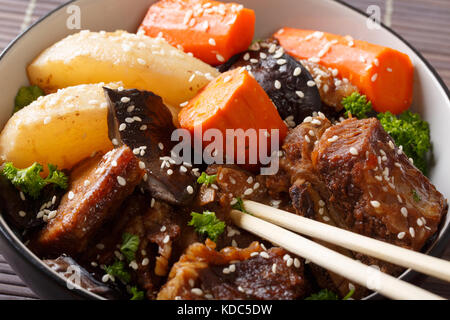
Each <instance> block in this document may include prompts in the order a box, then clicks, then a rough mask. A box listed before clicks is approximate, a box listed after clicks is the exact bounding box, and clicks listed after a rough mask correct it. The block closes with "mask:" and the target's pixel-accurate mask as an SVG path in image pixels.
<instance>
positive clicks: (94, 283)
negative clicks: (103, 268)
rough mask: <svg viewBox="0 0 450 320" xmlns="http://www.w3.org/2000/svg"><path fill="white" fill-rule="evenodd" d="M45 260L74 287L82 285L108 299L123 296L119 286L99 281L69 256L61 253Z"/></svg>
mask: <svg viewBox="0 0 450 320" xmlns="http://www.w3.org/2000/svg"><path fill="white" fill-rule="evenodd" d="M43 261H44V263H45V264H46V265H48V266H49V267H50V268H51V269H52V270H54V271H55V272H56V273H58V274H60V275H62V276H63V277H64V278H66V279H67V282H68V285H69V282H70V283H71V284H72V285H73V286H74V287H75V286H80V287H81V288H83V289H86V290H87V291H89V292H92V293H95V294H98V295H100V296H102V297H104V298H107V299H119V298H121V297H122V296H123V295H122V294H121V293H120V291H119V290H118V288H112V287H110V286H108V285H106V284H104V283H102V282H100V281H98V280H97V279H95V277H94V275H93V274H91V273H89V272H88V271H87V270H86V269H85V268H83V267H82V266H80V265H79V264H78V263H77V262H76V261H75V260H74V259H72V258H71V257H69V256H66V255H61V256H59V257H58V258H56V259H46V260H43Z"/></svg>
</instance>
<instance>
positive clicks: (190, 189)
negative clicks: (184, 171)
mask: <svg viewBox="0 0 450 320" xmlns="http://www.w3.org/2000/svg"><path fill="white" fill-rule="evenodd" d="M186 191H187V192H188V193H189V194H193V193H194V188H192V186H187V187H186Z"/></svg>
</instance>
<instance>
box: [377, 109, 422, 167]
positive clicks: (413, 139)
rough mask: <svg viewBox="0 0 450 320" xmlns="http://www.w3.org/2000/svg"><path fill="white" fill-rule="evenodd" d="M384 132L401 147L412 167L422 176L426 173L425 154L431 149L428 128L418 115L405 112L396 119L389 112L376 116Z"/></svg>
mask: <svg viewBox="0 0 450 320" xmlns="http://www.w3.org/2000/svg"><path fill="white" fill-rule="evenodd" d="M378 120H380V123H381V125H382V126H383V128H384V130H386V132H387V133H389V135H390V136H391V137H392V138H393V139H394V141H395V143H396V144H397V145H399V146H400V145H401V146H402V147H403V152H404V153H405V154H406V155H407V156H408V157H410V158H411V159H413V161H414V165H415V166H416V167H417V168H418V169H419V170H420V171H422V172H423V173H424V174H426V173H427V171H428V165H427V158H426V155H427V152H428V150H430V148H431V141H430V127H429V125H428V123H427V122H426V121H423V120H422V118H421V117H420V115H419V114H417V113H412V112H411V111H405V112H403V113H402V114H400V115H399V116H398V117H396V116H395V115H393V114H392V113H390V112H385V113H380V114H379V115H378Z"/></svg>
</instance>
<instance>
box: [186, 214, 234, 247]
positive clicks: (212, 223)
mask: <svg viewBox="0 0 450 320" xmlns="http://www.w3.org/2000/svg"><path fill="white" fill-rule="evenodd" d="M191 216H192V220H191V221H190V222H189V223H188V225H189V226H193V227H194V228H195V231H197V232H198V233H200V234H207V235H208V238H210V239H211V240H212V241H216V240H217V237H218V236H219V235H220V234H222V232H223V231H224V230H225V222H223V221H220V220H219V219H217V218H216V214H215V213H214V212H211V211H203V214H200V213H197V212H191Z"/></svg>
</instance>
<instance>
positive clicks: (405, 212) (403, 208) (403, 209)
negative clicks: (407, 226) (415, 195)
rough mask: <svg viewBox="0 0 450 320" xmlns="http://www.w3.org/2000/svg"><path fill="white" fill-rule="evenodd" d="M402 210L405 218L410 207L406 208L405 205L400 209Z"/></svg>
mask: <svg viewBox="0 0 450 320" xmlns="http://www.w3.org/2000/svg"><path fill="white" fill-rule="evenodd" d="M400 212H401V214H402V216H404V217H405V218H406V217H407V216H408V209H406V208H405V207H402V208H401V209H400Z"/></svg>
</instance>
